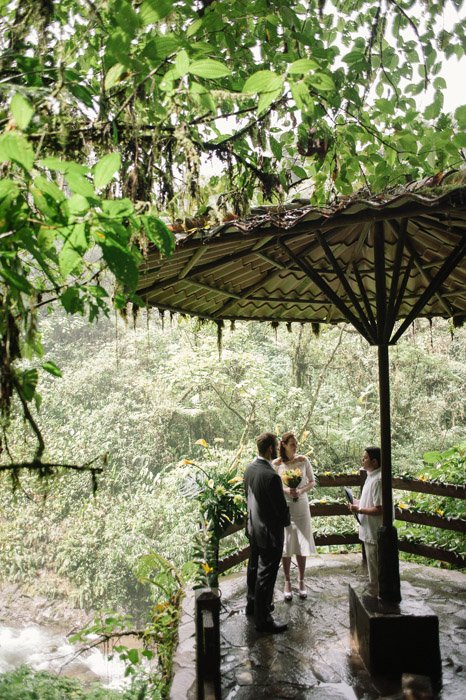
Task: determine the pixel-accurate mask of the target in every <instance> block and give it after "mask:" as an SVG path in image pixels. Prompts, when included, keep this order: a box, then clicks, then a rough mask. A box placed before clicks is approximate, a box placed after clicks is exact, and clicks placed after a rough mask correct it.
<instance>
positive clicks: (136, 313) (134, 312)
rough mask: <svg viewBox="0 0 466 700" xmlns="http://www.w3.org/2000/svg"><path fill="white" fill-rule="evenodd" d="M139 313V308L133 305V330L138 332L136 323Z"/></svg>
mask: <svg viewBox="0 0 466 700" xmlns="http://www.w3.org/2000/svg"><path fill="white" fill-rule="evenodd" d="M139 311H140V309H139V306H136V304H133V308H132V309H131V315H132V317H133V329H134V330H136V323H137V320H138V316H139Z"/></svg>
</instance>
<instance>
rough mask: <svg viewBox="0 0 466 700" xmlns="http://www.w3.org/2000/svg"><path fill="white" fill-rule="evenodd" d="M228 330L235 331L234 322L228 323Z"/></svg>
mask: <svg viewBox="0 0 466 700" xmlns="http://www.w3.org/2000/svg"><path fill="white" fill-rule="evenodd" d="M230 330H231V331H234V330H235V322H234V321H230Z"/></svg>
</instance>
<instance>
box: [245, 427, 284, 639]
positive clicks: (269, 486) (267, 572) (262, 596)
mask: <svg viewBox="0 0 466 700" xmlns="http://www.w3.org/2000/svg"><path fill="white" fill-rule="evenodd" d="M256 445H257V451H258V453H259V456H258V457H256V459H255V460H254V461H253V462H251V464H249V466H248V467H247V468H246V472H245V474H244V485H245V491H246V498H247V502H248V521H247V536H248V538H249V543H250V545H251V555H250V557H249V562H248V574H247V584H248V603H247V606H246V615H254V623H255V625H256V629H257V630H258V631H259V632H269V633H271V634H276V633H278V632H284V631H285V630H286V629H287V625H286V624H285V623H283V622H279V621H278V620H274V619H273V617H272V616H271V614H270V612H271V610H272V609H273V606H272V598H273V589H274V586H275V580H276V578H277V572H278V567H279V565H280V559H281V556H282V551H283V539H284V528H285V527H286V526H287V525H289V524H290V512H289V510H288V506H287V505H286V501H285V497H284V495H283V487H282V482H281V479H280V477H279V476H278V474H277V473H276V471H275V470H274V468H273V467H272V460H273V459H275V458H276V457H277V438H276V436H275V435H273V434H272V433H262V434H261V435H259V437H258V438H256Z"/></svg>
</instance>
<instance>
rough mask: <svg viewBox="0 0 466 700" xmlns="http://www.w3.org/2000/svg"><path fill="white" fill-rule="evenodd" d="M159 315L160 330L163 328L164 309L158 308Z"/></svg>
mask: <svg viewBox="0 0 466 700" xmlns="http://www.w3.org/2000/svg"><path fill="white" fill-rule="evenodd" d="M159 316H160V322H161V324H162V330H163V329H164V328H165V311H164V310H163V309H159Z"/></svg>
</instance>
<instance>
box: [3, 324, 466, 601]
mask: <svg viewBox="0 0 466 700" xmlns="http://www.w3.org/2000/svg"><path fill="white" fill-rule="evenodd" d="M42 325H43V329H44V334H43V342H44V345H45V347H46V348H47V350H48V352H50V353H52V352H53V355H54V357H55V358H56V360H57V362H59V364H60V365H61V366H62V368H63V377H62V379H61V380H60V382H59V383H58V382H55V381H54V379H53V378H52V377H50V379H48V378H44V379H43V380H42V382H41V384H40V386H39V390H40V393H41V394H42V396H43V403H42V407H41V420H42V422H43V425H44V435H45V438H46V444H47V445H48V449H49V450H50V452H51V453H53V454H56V455H58V456H59V457H60V459H61V460H63V461H69V460H72V459H79V461H81V462H86V461H87V460H89V459H90V457H91V456H92V455H95V454H101V453H108V463H107V466H106V468H105V470H104V473H103V474H102V476H101V477H100V478H99V488H98V491H97V494H96V497H95V498H92V497H90V496H91V493H92V491H91V483H90V480H87V479H84V478H83V477H82V476H80V475H79V474H76V475H71V476H67V477H66V478H62V477H60V476H58V475H57V477H56V478H55V479H53V480H52V481H49V483H47V484H45V483H42V482H39V481H37V479H36V478H35V477H33V476H30V477H28V478H27V479H26V478H23V479H22V480H21V487H20V488H19V489H17V491H16V493H14V494H13V493H11V487H10V481H9V478H8V476H7V475H6V474H3V475H2V489H1V513H2V515H1V518H0V538H1V542H2V547H1V557H2V559H1V571H2V573H3V575H4V576H8V577H14V578H15V579H16V580H22V581H31V582H32V581H35V583H36V585H40V580H41V579H40V578H39V579H37V571H38V570H39V571H42V572H43V573H44V575H45V574H46V575H47V576H49V575H53V577H54V580H55V582H56V586H57V590H58V591H60V590H62V591H65V590H66V591H68V582H71V583H72V591H71V596H72V597H74V599H75V600H76V601H77V602H79V603H80V604H82V605H86V606H89V605H94V606H96V605H100V606H104V607H106V606H110V605H113V606H115V605H116V606H120V607H122V608H124V609H126V610H127V611H130V610H129V609H128V606H130V607H132V608H134V609H135V610H137V609H138V607H140V606H141V605H142V604H143V601H145V600H146V595H145V592H144V590H143V589H142V587H141V585H140V584H139V583H138V582H137V580H136V579H135V577H134V576H133V573H132V572H133V568H134V565H135V562H136V560H137V558H138V557H139V556H140V555H142V554H145V553H146V552H147V551H148V550H149V549H156V551H158V552H159V553H160V554H162V555H163V556H165V557H166V558H167V559H169V560H170V561H172V562H174V563H175V564H176V565H177V566H181V565H182V563H183V562H184V561H186V560H187V559H190V558H193V557H194V554H195V552H194V549H193V548H194V543H192V542H191V540H190V539H187V538H186V533H187V532H190V533H193V534H194V532H195V531H196V528H197V518H198V515H197V512H196V508H195V507H194V505H193V504H194V501H193V497H192V496H193V494H192V490H191V486H190V484H191V485H192V483H193V481H196V479H197V480H198V481H199V479H200V478H201V477H202V478H205V474H204V473H203V472H202V471H200V470H199V469H198V468H197V467H196V466H195V465H200V466H201V467H202V468H203V469H204V471H205V472H207V474H209V472H210V471H211V470H213V469H214V468H215V466H214V465H217V468H218V469H220V467H221V465H225V469H226V468H228V466H229V465H230V464H233V463H235V464H238V465H239V466H240V467H241V466H244V465H245V464H246V463H247V462H248V461H249V459H250V457H251V456H252V455H253V454H254V449H255V448H254V440H253V438H254V436H255V435H257V434H258V433H259V432H260V431H261V430H263V429H271V430H275V431H276V432H277V433H280V432H283V431H285V430H287V429H293V430H295V431H296V433H297V434H298V436H299V438H300V443H301V449H303V450H304V451H305V452H306V453H307V454H308V455H309V456H310V458H311V460H312V462H313V464H314V467H315V469H316V471H317V472H318V473H319V472H320V473H323V472H326V471H332V472H348V471H355V470H357V469H358V467H359V462H360V455H361V452H362V450H363V448H364V446H365V445H367V444H372V443H374V442H375V443H376V442H377V441H378V434H379V425H378V423H379V414H378V396H377V354H376V350H375V349H374V348H371V347H368V346H367V344H366V343H364V342H363V341H362V340H361V339H360V338H359V337H358V336H357V334H355V333H353V332H352V331H351V330H350V329H348V328H343V329H339V328H327V329H324V331H323V332H322V334H321V337H320V338H315V337H314V336H313V335H312V334H311V333H310V332H308V330H307V329H306V328H303V327H297V328H293V330H292V332H291V333H288V332H287V331H286V330H285V329H281V328H279V329H278V332H277V334H276V336H275V333H274V331H273V330H272V329H270V328H267V327H266V326H263V325H255V324H249V325H248V324H239V325H238V326H237V329H236V330H235V331H234V332H231V333H228V334H226V336H225V341H224V350H223V356H222V358H221V359H219V358H218V354H217V347H216V337H215V330H214V329H212V328H210V327H209V326H203V327H199V326H197V325H196V324H195V323H193V322H188V321H183V320H181V319H178V320H176V321H174V323H173V326H172V327H171V328H169V327H165V329H164V330H162V327H161V323H160V322H157V321H156V320H155V319H151V320H150V321H149V324H148V325H147V326H146V324H145V322H144V319H142V318H141V320H140V321H139V322H138V325H137V327H136V329H135V330H133V329H131V328H127V327H125V326H124V324H123V323H121V322H118V323H116V325H115V324H113V323H111V322H110V321H101V322H99V323H98V325H96V326H95V327H94V328H91V327H89V326H88V325H87V324H86V322H85V321H84V319H83V320H81V319H79V318H76V319H69V318H66V317H64V316H63V314H62V313H56V314H54V315H51V316H47V317H46V318H44V319H43V324H42ZM115 331H117V332H116V333H115ZM47 357H48V355H45V359H47ZM330 358H331V359H330ZM464 360H465V348H464V331H462V330H457V331H456V335H455V337H454V338H453V340H452V339H451V337H450V333H449V329H448V327H447V324H446V323H445V322H440V321H439V322H437V323H435V324H434V329H433V331H432V332H431V329H430V328H429V325H428V324H427V322H417V323H416V325H415V332H413V334H412V335H410V336H408V337H406V338H405V339H404V340H403V341H401V342H400V343H399V344H398V346H396V347H395V348H393V349H392V351H391V375H392V380H393V381H392V406H393V468H394V472H395V473H396V474H412V475H414V474H421V473H422V470H423V469H424V468H425V467H426V465H423V464H422V462H421V461H420V459H421V457H422V455H423V454H424V453H425V452H426V451H427V450H442V449H446V448H447V447H450V446H451V445H454V444H458V443H459V442H461V441H462V440H464V435H465V403H464V401H465V399H464V396H465V394H464ZM13 427H14V436H13V437H12V439H11V440H10V443H9V448H10V453H11V456H12V458H13V459H14V460H15V461H21V460H22V459H23V458H24V456H25V455H26V454H27V452H28V450H29V446H28V440H27V438H28V436H27V434H25V430H24V425H23V423H22V421H21V420H20V419H18V421H17V422H16V423H15V424H14V426H13ZM25 437H26V439H25ZM203 440H205V441H206V442H207V443H208V445H209V449H206V447H205V446H204V445H203V444H202V443H203ZM190 461H192V462H194V463H195V465H194V464H190V463H189V462H190ZM446 468H447V467H446ZM432 469H433V467H432ZM448 470H449V471H448V479H450V478H452V479H453V476H452V474H451V472H452V467H448ZM436 473H437V474H438V470H437V472H436ZM222 478H223V477H222ZM207 481H208V479H207ZM226 482H228V479H226ZM47 493H48V496H47V498H45V497H44V496H45V494H47ZM206 493H207V495H209V494H208V492H206ZM312 495H313V497H315V498H317V499H318V498H319V497H321V496H322V495H324V494H322V492H321V491H319V490H317V491H316V492H315V493H313V494H312ZM325 495H328V496H332V495H335V494H331V493H329V494H325ZM405 496H406V495H403V496H402V499H405ZM347 525H348V523H347V522H346V526H347ZM328 526H330V522H329V521H327V522H326V527H328ZM133 612H134V610H133Z"/></svg>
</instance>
